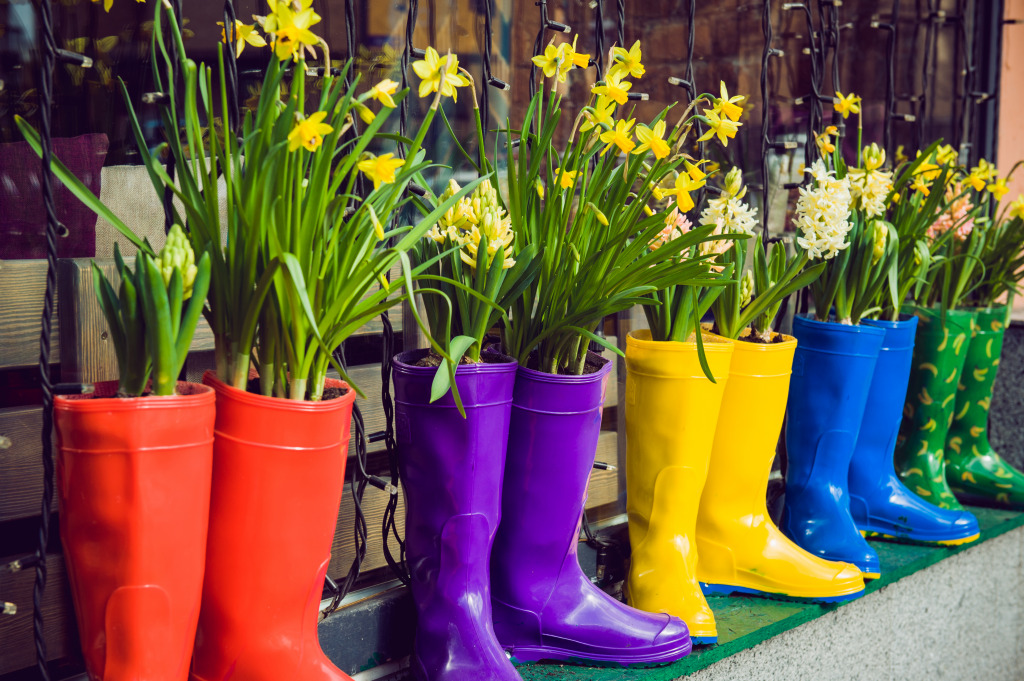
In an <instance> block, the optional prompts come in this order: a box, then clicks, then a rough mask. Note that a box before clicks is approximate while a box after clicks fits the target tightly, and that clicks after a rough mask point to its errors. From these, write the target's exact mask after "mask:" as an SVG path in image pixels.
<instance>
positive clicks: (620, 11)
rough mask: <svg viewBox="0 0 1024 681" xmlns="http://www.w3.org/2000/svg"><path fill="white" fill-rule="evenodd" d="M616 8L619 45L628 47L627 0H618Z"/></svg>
mask: <svg viewBox="0 0 1024 681" xmlns="http://www.w3.org/2000/svg"><path fill="white" fill-rule="evenodd" d="M615 10H616V11H615V19H616V28H617V29H618V37H619V47H623V48H626V47H627V45H626V0H617V2H616V6H615Z"/></svg>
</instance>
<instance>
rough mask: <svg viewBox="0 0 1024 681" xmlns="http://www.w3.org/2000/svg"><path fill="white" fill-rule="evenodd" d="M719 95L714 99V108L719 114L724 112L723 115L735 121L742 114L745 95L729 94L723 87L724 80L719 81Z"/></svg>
mask: <svg viewBox="0 0 1024 681" xmlns="http://www.w3.org/2000/svg"><path fill="white" fill-rule="evenodd" d="M721 94H722V96H721V97H718V98H716V99H715V110H716V111H717V112H718V113H719V114H725V117H726V118H728V119H729V120H730V121H732V122H733V123H735V122H736V121H738V120H739V119H740V116H742V115H743V103H744V102H745V101H746V99H747V98H746V97H744V96H742V95H737V96H735V97H730V96H729V91H728V90H727V89H725V81H724V80H723V81H721Z"/></svg>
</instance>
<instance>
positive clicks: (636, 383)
mask: <svg viewBox="0 0 1024 681" xmlns="http://www.w3.org/2000/svg"><path fill="white" fill-rule="evenodd" d="M706 338H708V340H705V341H704V351H705V354H706V357H707V361H708V365H709V366H710V367H711V372H712V374H713V375H714V376H715V379H716V381H717V383H712V382H711V381H709V380H708V378H707V377H706V376H705V375H704V372H703V371H701V368H700V362H699V361H698V359H697V345H696V343H677V342H656V341H652V340H651V333H650V331H647V330H643V331H634V332H633V333H630V334H629V337H628V338H627V340H626V510H627V511H628V513H629V541H630V544H631V545H632V547H633V551H632V559H631V562H630V568H629V579H628V582H627V585H626V590H627V594H628V598H629V604H630V605H632V606H633V607H634V608H639V609H640V610H646V611H648V612H667V613H668V614H670V615H675V616H676V617H679V618H680V619H682V620H683V621H684V622H686V626H687V627H688V628H689V630H690V637H691V639H693V642H694V643H695V644H702V643H703V644H707V643H714V642H715V641H716V640H717V639H718V631H717V629H716V627H715V616H714V614H713V613H712V612H711V608H709V607H708V604H707V601H706V600H704V595H703V594H702V593H701V590H700V585H699V584H698V582H697V565H698V562H697V547H696V545H695V543H694V538H695V532H696V526H697V509H698V507H699V505H700V497H701V491H702V490H703V489H704V480H705V479H706V478H707V474H708V459H709V457H710V456H711V445H712V442H713V440H714V433H715V422H716V420H717V419H718V408H719V405H720V403H721V400H722V392H723V389H724V388H725V383H726V379H727V378H728V377H729V358H730V357H731V356H732V344H731V343H729V342H722V340H721V339H715V338H712V337H707V336H706Z"/></svg>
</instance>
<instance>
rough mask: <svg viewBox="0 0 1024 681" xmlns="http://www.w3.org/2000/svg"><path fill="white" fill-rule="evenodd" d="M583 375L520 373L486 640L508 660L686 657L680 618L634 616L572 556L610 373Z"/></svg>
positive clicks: (648, 661)
mask: <svg viewBox="0 0 1024 681" xmlns="http://www.w3.org/2000/svg"><path fill="white" fill-rule="evenodd" d="M589 359H590V361H593V362H597V363H598V364H600V365H601V368H600V369H599V370H598V371H597V372H595V373H591V374H585V375H583V376H560V375H553V374H544V373H541V372H538V371H533V370H530V369H526V368H523V367H519V371H518V374H517V376H516V388H515V397H514V398H513V400H512V421H511V427H510V434H509V441H508V457H507V461H506V464H505V485H504V488H503V490H502V507H501V517H502V523H501V526H500V527H499V528H498V536H497V537H496V539H495V541H494V551H493V553H492V555H491V585H492V595H491V601H492V603H493V604H494V631H495V633H496V634H497V635H498V640H499V641H500V642H501V645H502V646H504V648H505V650H507V651H509V652H510V653H511V654H512V659H513V661H516V662H533V661H538V660H557V661H560V662H575V663H582V664H594V663H597V664H604V665H607V664H618V665H623V666H630V665H657V664H666V663H669V662H672V661H674V660H678V659H679V658H681V657H684V656H686V655H688V654H689V652H690V648H691V642H690V635H689V633H688V632H687V629H686V625H685V624H684V623H683V621H682V620H681V619H678V618H676V617H672V616H670V615H666V614H652V613H646V612H641V611H639V610H634V609H633V608H630V607H629V606H627V605H625V604H624V603H620V602H619V601H617V600H615V599H614V598H612V597H611V596H609V595H608V594H606V593H604V592H603V591H601V590H600V589H599V588H597V587H596V586H594V585H593V584H592V583H591V582H590V580H589V579H588V578H587V576H586V575H585V574H584V573H583V570H582V569H581V568H580V564H579V561H578V559H577V557H576V546H577V543H578V541H579V532H580V523H581V521H582V518H583V507H584V502H585V501H586V497H587V482H588V481H589V479H590V472H591V469H592V467H593V465H594V457H595V455H596V451H597V439H598V435H599V434H600V430H601V408H602V405H603V403H604V389H605V385H606V383H607V382H608V374H609V372H610V371H611V368H612V365H611V362H609V361H608V360H606V359H603V358H601V357H600V356H598V355H595V354H593V353H591V355H590V357H589Z"/></svg>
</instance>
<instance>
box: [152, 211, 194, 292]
mask: <svg viewBox="0 0 1024 681" xmlns="http://www.w3.org/2000/svg"><path fill="white" fill-rule="evenodd" d="M157 267H159V268H160V274H161V275H162V276H163V279H164V286H170V284H171V276H172V275H173V274H174V270H178V271H179V272H181V283H182V289H183V294H184V295H183V300H188V299H189V298H190V297H191V296H192V284H193V283H195V280H196V272H197V271H198V270H197V268H196V254H195V252H194V251H193V250H192V244H190V243H189V241H188V237H187V236H186V235H185V232H184V230H182V229H181V225H174V226H173V227H171V231H170V232H168V233H167V242H166V243H165V244H164V247H163V248H161V249H160V253H158V254H157Z"/></svg>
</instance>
